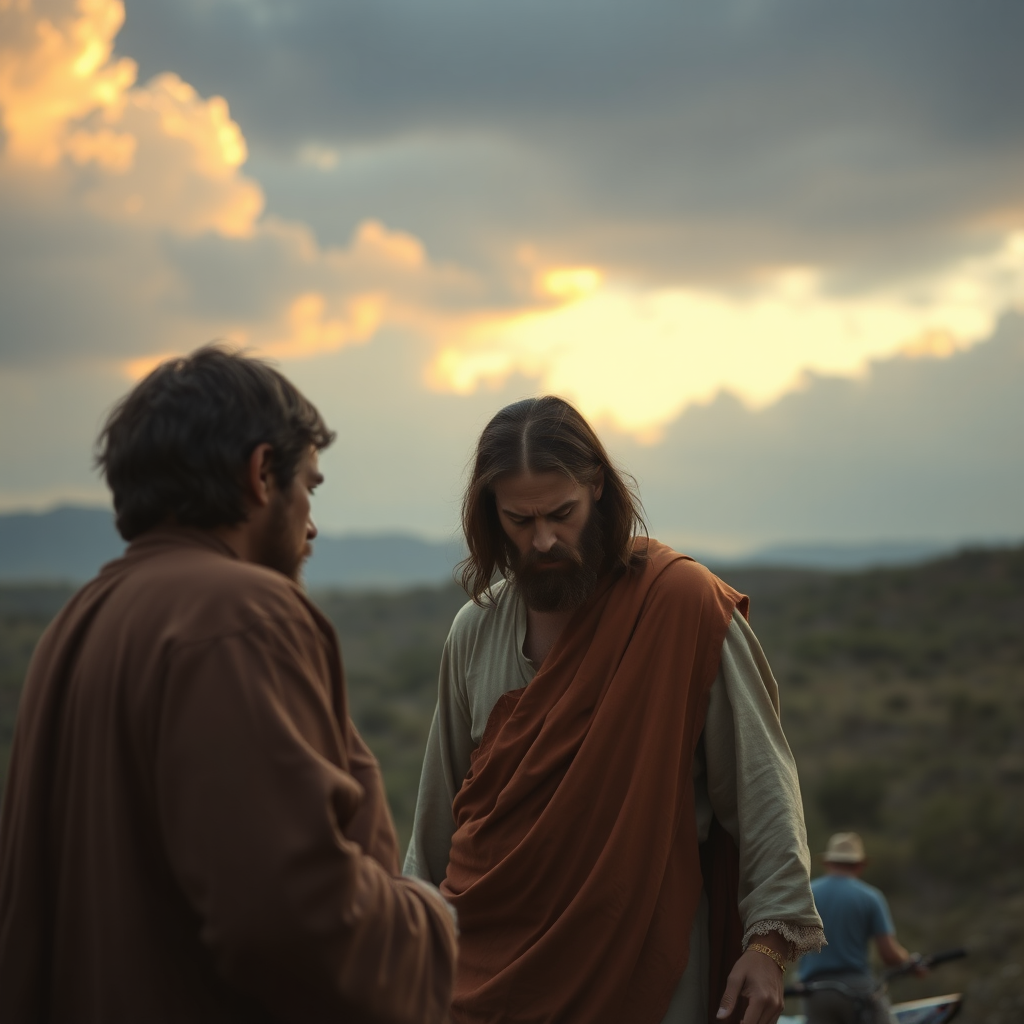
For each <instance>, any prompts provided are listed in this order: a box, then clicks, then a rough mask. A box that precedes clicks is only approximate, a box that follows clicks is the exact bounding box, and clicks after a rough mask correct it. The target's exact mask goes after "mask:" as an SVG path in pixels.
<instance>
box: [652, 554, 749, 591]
mask: <svg viewBox="0 0 1024 1024" xmlns="http://www.w3.org/2000/svg"><path fill="white" fill-rule="evenodd" d="M652 591H653V592H656V593H659V594H660V595H664V596H665V597H676V598H687V599H690V600H693V599H708V598H711V599H716V600H717V599H719V598H720V597H721V596H722V595H724V594H729V593H731V592H732V588H731V587H729V586H728V584H726V583H723V582H722V580H720V579H719V578H718V577H717V576H716V575H715V574H714V573H713V572H712V571H711V570H710V569H709V568H708V567H707V566H705V565H701V564H700V562H695V561H694V560H693V559H692V558H677V559H675V560H674V561H672V562H669V563H668V564H667V565H665V566H664V567H663V568H662V569H661V571H660V573H658V577H657V579H656V580H655V581H654V583H653V584H652Z"/></svg>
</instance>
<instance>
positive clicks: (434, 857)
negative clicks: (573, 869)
mask: <svg viewBox="0 0 1024 1024" xmlns="http://www.w3.org/2000/svg"><path fill="white" fill-rule="evenodd" d="M475 746H476V743H475V741H474V739H473V736H472V715H471V712H470V709H469V701H468V696H467V693H466V684H465V673H464V671H463V667H462V666H461V663H460V659H459V655H458V645H457V642H456V638H455V631H454V628H453V632H452V634H451V635H449V637H448V640H447V642H446V643H445V646H444V652H443V653H442V655H441V668H440V672H439V675H438V691H437V707H436V708H435V710H434V718H433V720H432V721H431V723H430V733H429V735H428V736H427V749H426V751H425V752H424V754H423V768H422V770H421V772H420V785H419V791H418V793H417V796H416V812H415V816H414V818H413V825H412V838H411V839H410V841H409V849H408V851H407V853H406V855H405V865H404V867H403V868H402V870H403V871H404V872H405V874H407V875H412V876H414V877H416V878H422V879H425V880H426V881H428V882H432V883H433V884H434V885H440V884H441V882H442V881H443V880H444V876H445V873H446V871H447V870H448V855H449V853H450V852H451V848H452V835H453V834H454V832H455V819H454V818H453V817H452V804H453V803H454V802H455V797H456V794H457V793H458V792H459V789H460V788H461V787H462V782H463V780H464V779H465V777H466V774H467V773H468V771H469V761H470V755H471V754H472V753H473V749H474V747H475Z"/></svg>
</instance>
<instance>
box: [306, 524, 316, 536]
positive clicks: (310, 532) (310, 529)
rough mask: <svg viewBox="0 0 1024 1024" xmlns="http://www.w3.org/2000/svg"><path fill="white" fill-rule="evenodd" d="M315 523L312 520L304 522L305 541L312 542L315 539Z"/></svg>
mask: <svg viewBox="0 0 1024 1024" xmlns="http://www.w3.org/2000/svg"><path fill="white" fill-rule="evenodd" d="M316 532H317V531H316V523H314V522H313V520H312V519H307V520H306V540H313V538H314V537H316Z"/></svg>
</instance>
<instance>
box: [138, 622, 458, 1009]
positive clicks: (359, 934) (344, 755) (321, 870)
mask: <svg viewBox="0 0 1024 1024" xmlns="http://www.w3.org/2000/svg"><path fill="white" fill-rule="evenodd" d="M315 634H316V631H315V629H314V628H313V626H312V624H311V623H307V622H301V621H296V622H282V621H279V620H275V621H274V622H265V623H263V624H261V625H260V626H259V627H254V628H252V629H248V630H244V631H242V632H239V633H238V634H236V635H229V636H221V637H218V638H216V639H213V640H209V641H204V642H202V643H200V644H194V645H192V646H189V647H186V648H184V649H179V650H177V651H175V652H174V653H173V654H171V655H169V656H168V659H167V669H166V678H165V680H164V685H163V688H162V693H163V696H162V703H161V707H160V714H159V721H158V727H157V729H156V733H155V743H156V750H155V760H156V770H155V779H154V782H153V785H154V791H155V799H156V804H157V808H156V810H157V813H158V815H159V820H160V826H161V830H162V833H163V837H164V845H165V848H166V851H167V858H168V862H169V868H170V870H171V872H172V874H173V875H174V877H175V879H176V881H177V884H178V885H179V886H180V888H181V889H182V891H183V893H184V894H185V896H186V898H187V900H188V901H189V903H190V905H191V906H192V908H193V909H194V912H195V915H196V928H197V930H198V931H199V933H200V936H201V938H202V940H203V942H204V943H205V945H206V946H207V948H208V949H209V951H210V954H211V961H212V964H213V966H214V969H215V970H216V971H217V972H218V973H219V974H220V975H221V976H222V978H223V979H224V980H225V981H226V982H227V983H228V984H229V985H231V986H232V987H233V988H235V989H236V990H237V991H239V992H241V993H244V994H245V995H247V996H249V997H250V998H251V999H252V1000H253V1002H254V1004H255V1005H257V1006H260V1007H263V1008H264V1009H265V1010H266V1011H269V1012H270V1013H271V1015H273V1017H274V1018H275V1019H277V1020H280V1021H282V1022H286V1021H289V1022H290V1021H296V1022H299V1021H311V1020H327V1019H338V1020H353V1019H358V1020H361V1021H381V1022H383V1021H387V1022H389V1024H406V1022H408V1024H413V1022H416V1024H420V1022H424V1021H429V1022H438V1024H440V1022H441V1021H444V1020H445V1019H446V1014H447V1007H448V1002H449V999H450V992H451V981H452V971H453V965H454V959H455V953H456V944H455V931H454V926H453V923H452V921H451V919H450V917H449V915H448V914H447V913H446V910H445V906H444V904H443V902H442V901H441V898H440V895H439V894H438V895H437V896H436V897H435V896H434V895H433V894H431V893H430V892H429V891H427V890H425V889H424V888H421V887H419V886H416V885H415V884H413V883H412V882H411V881H410V880H408V879H401V878H398V877H396V876H394V875H393V874H392V872H391V870H389V868H388V867H387V866H385V864H382V863H380V862H378V860H376V859H374V857H372V856H369V855H368V854H367V853H366V852H364V849H363V848H362V847H361V846H360V845H359V843H357V842H356V841H354V840H353V839H352V838H351V836H350V835H347V834H346V827H347V826H350V824H351V823H352V822H353V819H355V818H356V817H357V815H358V814H359V811H360V808H361V806H362V805H363V802H364V800H365V799H366V791H365V790H364V788H363V786H362V785H361V784H360V782H359V781H357V779H356V777H355V776H354V775H353V774H351V771H354V770H360V769H359V764H360V763H361V762H362V761H363V760H365V756H366V755H365V752H364V750H363V749H362V748H361V745H360V747H359V749H358V750H356V751H353V753H354V754H355V761H356V762H357V763H352V762H351V759H350V757H349V752H348V750H347V749H346V747H347V746H351V745H352V740H351V737H350V736H349V732H348V727H347V725H346V724H345V723H341V722H339V721H338V719H337V717H336V716H335V712H334V711H333V710H332V704H331V698H330V692H329V687H328V684H327V681H326V679H325V675H326V674H327V673H328V672H329V665H328V661H329V659H327V658H326V657H325V655H324V652H323V650H322V641H321V640H319V639H318V638H317V636H316V635H315ZM318 645H319V646H318ZM338 685H339V686H340V681H339V682H338ZM364 779H365V776H364ZM364 828H365V824H364ZM367 831H371V830H367ZM386 852H388V853H390V858H388V857H382V859H384V860H386V859H392V867H393V866H394V863H393V857H394V853H393V848H392V850H390V851H386Z"/></svg>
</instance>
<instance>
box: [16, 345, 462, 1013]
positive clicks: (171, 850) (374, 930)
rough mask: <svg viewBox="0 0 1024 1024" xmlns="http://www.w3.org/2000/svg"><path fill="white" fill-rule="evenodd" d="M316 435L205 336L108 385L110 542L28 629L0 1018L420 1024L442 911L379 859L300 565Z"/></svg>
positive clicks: (430, 995) (383, 848) (430, 994)
mask: <svg viewBox="0 0 1024 1024" xmlns="http://www.w3.org/2000/svg"><path fill="white" fill-rule="evenodd" d="M333 437H334V435H333V433H332V432H331V431H329V430H328V429H327V427H326V426H325V424H324V422H323V420H322V419H321V417H320V414H319V413H318V412H317V410H316V409H315V408H314V407H313V406H312V405H311V404H310V402H309V401H308V400H307V399H306V398H304V397H303V396H302V395H301V394H300V393H299V392H298V391H297V390H296V389H295V388H294V387H293V386H292V385H291V384H290V383H289V382H288V381H287V380H285V378H284V377H282V376H281V375H280V374H279V373H277V371H275V370H273V369H271V368H270V367H269V366H266V365H265V364H263V363H261V362H259V361H257V360H254V359H248V358H245V357H244V356H241V355H234V354H231V353H229V352H226V351H223V350H220V349H218V348H215V347H210V348H205V349H200V350H199V351H197V352H195V353H194V354H193V355H191V356H190V357H188V358H186V359H175V360H172V361H170V362H167V363H164V364H163V365H162V366H160V367H158V368H157V369H155V370H154V371H153V372H152V373H151V374H150V375H149V376H148V377H147V378H145V379H144V380H143V381H142V382H141V383H139V384H138V385H137V386H136V387H135V389H134V390H133V391H132V392H131V393H130V394H129V395H128V396H127V397H126V398H125V399H124V400H123V401H122V402H121V403H120V404H119V405H118V406H117V408H115V410H114V411H113V413H112V414H111V416H110V418H109V420H108V421H107V424H106V427H105V429H104V431H103V434H102V436H101V439H100V450H99V458H98V461H99V464H100V466H101V467H102V469H103V471H104V474H105V476H106V479H107V482H108V484H109V485H110V488H111V490H112V491H113V494H114V508H115V511H116V513H117V526H118V529H119V530H120V532H121V534H122V536H123V537H124V538H125V540H127V541H129V542H130V543H129V547H128V550H127V551H126V552H125V555H124V557H123V558H120V559H117V560H116V561H114V562H111V563H110V564H108V565H106V566H104V567H103V569H102V570H101V572H100V574H99V576H98V577H97V578H96V579H94V580H93V581H92V582H91V583H89V584H87V585H86V586H85V587H84V588H83V589H82V590H80V591H79V592H78V593H77V594H76V595H75V596H74V597H73V598H72V599H71V601H70V602H69V603H68V605H67V606H66V607H65V608H64V610H63V611H62V612H61V613H60V615H59V616H58V617H57V619H56V620H55V621H54V622H53V623H52V624H51V626H50V627H49V629H48V630H47V631H46V633H45V635H44V636H43V638H42V640H41V641H40V643H39V646H38V648H37V650H36V653H35V656H34V657H33V660H32V664H31V666H30V668H29V672H28V677H27V679H26V682H25V687H24V691H23V694H22V699H21V706H20V709H19V712H18V722H17V727H16V731H15V737H14V747H13V751H12V755H11V765H10V773H9V775H8V780H7V789H6V793H5V795H4V804H3V817H2V822H0V1020H3V1021H9V1022H11V1024H43V1022H47V1021H74V1022H75V1024H140V1022H145V1024H164V1022H166V1024H172V1022H173V1024H180V1022H182V1021H203V1022H205V1024H218V1022H242V1021H245V1022H247V1024H248V1022H263V1021H267V1022H269V1021H274V1022H276V1024H282V1022H286V1021H295V1022H301V1024H307V1022H310V1021H327V1020H336V1021H353V1022H360V1024H364V1022H366V1024H368V1022H388V1024H399V1022H401V1024H424V1022H431V1024H440V1022H441V1021H443V1020H446V1019H447V1008H448V1001H449V997H450V992H451V983H452V973H453V969H454V959H455V952H456V949H455V927H454V923H453V920H452V918H451V916H450V908H449V907H448V906H447V905H446V904H445V902H444V901H443V899H442V898H441V896H440V894H439V893H438V892H437V891H436V889H432V888H431V887H429V886H426V885H423V884H422V883H420V882H416V881H414V880H411V879H402V878H400V877H397V872H398V857H397V853H398V850H397V841H396V837H395V831H394V827H393V825H392V822H391V817H390V814H389V813H388V809H387V803H386V802H385V797H384V789H383V785H382V781H381V776H380V770H379V768H378V765H377V762H376V761H375V760H374V758H373V757H372V755H371V754H370V752H369V750H368V749H367V748H366V746H365V745H364V744H363V741H362V740H361V739H360V737H359V734H358V733H357V732H356V729H355V726H354V725H353V724H352V722H351V720H350V719H349V717H348V700H347V695H346V691H345V680H344V675H343V672H342V666H341V658H340V654H339V651H338V644H337V639H336V637H335V635H334V630H333V629H332V628H331V625H330V623H328V622H327V620H326V619H325V618H324V617H323V615H322V614H321V613H320V612H319V611H318V610H317V608H316V607H315V605H313V603H312V602H311V601H310V600H309V599H308V598H307V597H306V596H305V594H304V593H303V591H302V589H301V588H300V587H299V586H298V585H297V583H296V580H297V579H298V576H299V573H300V568H301V565H302V562H303V560H304V559H305V557H306V556H307V555H308V554H309V553H310V543H311V541H312V540H313V538H314V537H315V536H316V529H315V527H314V526H313V523H312V520H311V519H310V495H311V494H312V492H313V490H314V488H315V487H316V486H317V485H318V484H319V483H320V482H321V480H322V479H323V478H322V476H321V474H320V470H319V468H318V465H317V452H318V451H319V450H321V449H322V448H324V447H326V446H327V445H328V444H329V443H330V442H331V441H332V439H333Z"/></svg>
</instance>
